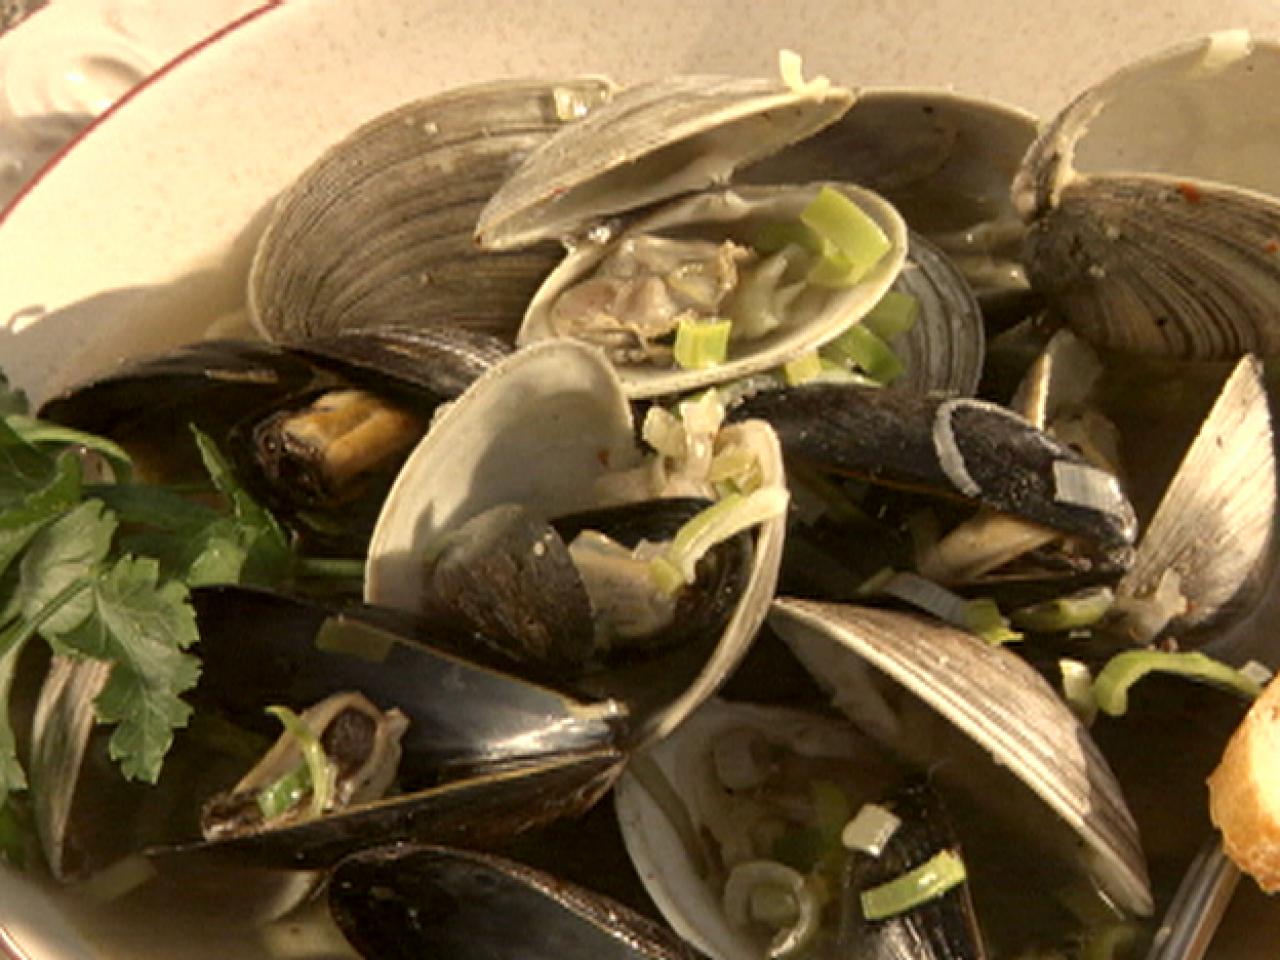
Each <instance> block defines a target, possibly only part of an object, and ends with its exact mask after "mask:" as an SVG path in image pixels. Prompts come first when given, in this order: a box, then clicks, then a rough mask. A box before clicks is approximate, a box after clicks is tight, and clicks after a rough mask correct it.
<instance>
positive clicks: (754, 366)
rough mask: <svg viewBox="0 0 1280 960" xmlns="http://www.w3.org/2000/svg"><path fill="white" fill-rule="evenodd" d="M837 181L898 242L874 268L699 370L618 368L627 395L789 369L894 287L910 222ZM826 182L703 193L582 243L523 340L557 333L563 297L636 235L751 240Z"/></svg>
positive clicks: (529, 320) (795, 211)
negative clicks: (555, 309) (755, 230)
mask: <svg viewBox="0 0 1280 960" xmlns="http://www.w3.org/2000/svg"><path fill="white" fill-rule="evenodd" d="M831 185H832V186H834V187H836V188H837V189H839V190H840V191H841V192H843V193H844V194H845V195H846V196H847V197H849V199H851V200H853V201H854V202H855V203H856V204H857V205H858V206H859V207H860V208H861V209H862V211H863V212H864V213H866V214H867V215H868V216H869V217H871V219H873V220H874V221H875V222H876V223H877V224H878V225H879V227H880V228H881V229H882V230H883V231H884V232H885V234H886V235H887V236H888V238H889V241H890V244H891V247H890V249H889V251H888V252H886V253H885V255H884V256H883V257H881V258H880V260H879V261H878V262H877V263H876V264H875V266H873V267H872V268H871V269H870V270H869V271H868V272H867V273H866V275H865V276H863V277H862V279H861V280H859V281H858V283H856V284H854V285H853V286H849V287H843V288H840V289H836V290H829V291H817V290H816V288H815V290H814V291H813V292H814V293H815V294H817V293H819V292H820V293H821V294H822V296H821V299H819V300H815V301H814V308H813V310H812V311H810V312H809V315H807V316H804V315H802V316H799V317H794V318H792V320H791V321H789V322H787V323H784V324H782V325H781V326H779V327H778V328H777V329H775V330H773V331H771V332H769V333H767V334H765V335H764V336H762V337H759V338H757V339H754V340H750V341H743V342H740V343H737V344H735V345H733V346H731V347H730V354H731V356H730V359H729V360H728V361H727V362H725V363H722V364H718V365H716V366H713V367H706V368H702V369H695V370H684V369H680V368H678V367H673V368H663V367H658V366H654V365H651V364H633V365H621V366H619V368H618V376H619V378H620V379H621V381H622V384H623V388H624V389H625V390H626V392H627V395H628V396H631V397H653V396H661V395H663V394H669V393H679V392H683V391H687V390H696V389H698V388H700V387H705V386H708V385H711V384H716V383H724V382H726V381H729V380H733V379H737V378H739V377H745V376H748V375H750V374H753V373H760V372H762V371H764V370H768V369H771V368H773V367H779V366H782V364H784V363H786V362H787V361H788V360H790V359H792V358H793V357H795V356H796V355H797V354H800V353H804V352H805V351H808V350H813V349H816V348H817V347H819V346H821V345H822V344H823V343H826V342H827V341H828V340H831V339H833V338H835V337H836V336H838V335H839V334H840V333H841V332H843V331H844V330H845V329H846V328H848V327H849V325H850V324H852V323H855V322H856V321H857V320H859V319H860V318H861V317H862V316H863V315H865V314H866V313H867V311H868V310H870V309H871V308H872V307H873V306H875V304H876V303H877V302H878V301H879V300H880V298H881V297H882V296H884V294H885V292H886V291H887V290H888V289H889V288H890V287H891V286H892V285H893V282H894V279H895V278H896V277H897V276H898V274H899V272H900V271H901V270H902V266H903V263H904V262H905V260H906V253H907V244H908V241H907V231H906V225H905V224H904V223H903V221H902V218H901V217H900V216H898V213H897V211H895V210H894V209H893V207H892V206H891V205H890V204H888V203H886V202H885V201H884V200H883V199H881V198H880V197H878V196H876V195H875V194H874V193H871V192H869V191H867V190H863V189H861V188H859V187H854V186H851V185H848V184H831ZM820 186H821V185H819V184H809V185H806V186H802V187H801V186H795V187H742V188H734V189H729V190H723V191H713V192H709V193H702V194H698V195H696V196H693V197H690V198H688V199H686V200H683V201H676V202H673V203H671V204H668V205H665V206H663V207H661V208H660V209H659V210H658V211H657V212H655V213H653V214H651V215H650V216H648V217H645V218H643V219H641V220H638V221H636V222H635V223H633V224H632V225H631V226H630V227H629V228H628V229H627V231H625V232H623V233H621V234H620V235H618V236H617V237H615V238H613V239H612V240H611V241H610V242H608V243H605V244H597V243H586V244H580V245H578V246H577V247H576V248H575V249H574V250H573V252H571V253H570V254H569V256H568V257H566V258H565V260H564V262H563V263H561V264H560V266H559V267H557V268H556V270H555V272H554V273H552V274H551V275H550V276H549V277H548V278H547V280H546V282H545V283H543V285H542V286H541V287H540V288H539V289H538V293H537V295H536V296H535V297H534V299H533V301H532V302H531V303H530V304H529V309H528V312H527V313H526V314H525V318H524V322H523V324H521V327H520V333H519V336H518V337H517V341H516V342H517V343H518V344H520V345H525V344H529V343H536V342H538V341H540V340H543V339H547V338H551V337H555V336H557V334H556V333H555V331H554V330H553V329H552V327H551V323H550V316H551V307H552V305H553V304H554V302H555V300H556V298H557V297H559V295H560V294H561V293H563V292H564V291H565V290H566V289H568V288H569V287H570V286H572V285H573V284H574V283H576V282H578V281H580V280H583V279H586V278H587V277H588V276H590V275H591V274H592V273H593V272H594V271H595V269H596V267H597V266H598V265H599V264H600V262H601V261H602V260H604V259H605V258H606V257H607V256H608V255H609V254H610V253H611V252H612V251H613V250H614V249H615V248H616V247H617V245H618V244H620V243H623V242H624V241H625V240H626V238H627V237H628V236H629V235H631V234H658V235H661V234H662V233H663V232H664V231H665V232H680V233H687V232H689V231H693V230H700V229H703V228H705V227H707V226H713V227H714V234H715V237H716V238H717V239H724V238H725V237H732V238H734V239H736V240H738V241H739V242H743V243H750V242H751V239H752V238H751V229H750V225H751V224H753V223H756V222H758V221H759V220H762V219H770V220H798V219H799V217H800V213H801V212H802V211H803V210H804V208H805V207H806V206H807V205H808V203H809V202H810V201H811V200H812V199H813V197H814V195H815V194H816V193H817V191H818V189H819V188H820ZM708 232H709V233H710V232H712V231H708ZM806 296H808V294H806Z"/></svg>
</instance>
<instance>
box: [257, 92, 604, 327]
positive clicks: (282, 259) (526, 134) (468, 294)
mask: <svg viewBox="0 0 1280 960" xmlns="http://www.w3.org/2000/svg"><path fill="white" fill-rule="evenodd" d="M613 89H614V88H613V84H612V83H610V82H609V81H608V80H605V79H602V78H589V77H565V78H547V79H539V80H507V81H498V82H494V83H487V84H480V85H477V86H472V87H467V88H464V89H461V90H455V91H450V92H448V93H444V94H441V95H439V96H435V97H431V98H428V99H426V100H420V101H417V102H415V103H411V104H407V105H406V106H403V107H400V108H399V109H397V110H394V111H392V112H391V113H388V114H386V115H384V116H382V117H379V118H377V119H376V120H373V121H371V122H369V123H368V124H366V125H365V126H363V127H361V128H360V129H358V130H356V131H355V132H354V133H352V134H351V135H350V136H348V137H347V138H346V139H344V140H343V141H341V142H340V143H338V144H337V145H336V146H334V147H332V148H330V149H329V150H328V151H327V152H326V153H325V154H324V155H323V156H321V157H320V159H318V160H317V161H316V162H315V163H314V164H313V165H312V166H311V167H310V168H309V169H308V170H307V171H306V172H305V173H304V174H303V175H302V177H301V178H300V179H299V180H298V181H297V182H296V183H295V184H294V185H293V186H292V187H291V188H290V189H289V190H288V191H287V192H286V193H285V194H284V195H283V196H282V197H281V198H280V199H279V201H278V202H277V205H276V208H275V211H274V213H273V214H272V218H271V221H270V222H269V224H268V226H267V229H266V232H265V233H264V234H263V237H262V239H261V241H260V242H259V246H258V250H257V253H256V255H255V257H254V261H253V266H252V269H251V271H250V276H249V311H250V316H251V318H252V319H253V322H254V324H255V326H256V327H257V328H258V329H259V330H260V331H261V332H262V333H263V334H264V335H265V336H266V337H268V338H269V339H273V340H279V341H284V342H293V341H298V340H304V339H307V338H310V337H314V336H317V335H319V334H322V333H334V332H340V331H343V330H350V329H353V328H356V327H364V326H370V325H374V324H387V323H402V324H416V323H420V322H430V321H440V320H442V319H447V320H452V321H455V322H458V323H464V324H467V325H471V326H475V327H478V328H481V329H485V330H488V331H491V332H496V333H499V334H502V335H505V336H507V337H508V338H510V337H511V336H512V335H513V334H514V332H515V329H516V327H517V326H518V325H519V318H520V316H521V314H522V313H523V311H524V307H525V304H526V303H528V300H529V297H530V296H531V295H532V293H533V291H534V290H535V289H536V288H537V285H538V282H539V281H540V280H541V278H542V277H543V276H545V274H546V273H547V272H548V271H549V270H550V269H551V268H552V267H553V266H554V265H555V263H556V261H557V260H558V259H559V256H560V253H559V247H558V245H556V244H543V245H535V246H531V247H530V248H528V249H526V250H522V251H519V252H513V253H506V254H501V255H498V254H484V253H482V252H480V251H478V250H476V249H475V245H474V243H473V241H472V238H471V233H472V229H473V228H474V226H475V221H476V217H477V216H478V215H479V213H480V210H481V209H482V208H483V206H484V205H485V203H487V202H488V200H489V198H490V196H492V195H493V193H494V191H495V190H496V189H497V188H498V186H499V185H500V184H501V183H502V182H503V181H504V180H505V179H506V178H507V177H508V176H509V175H510V174H511V172H512V171H513V170H514V169H515V168H516V167H517V166H518V165H519V163H520V162H521V161H522V160H523V159H524V158H525V157H526V156H527V155H528V154H529V152H530V151H531V150H533V149H534V148H535V147H536V146H538V145H539V144H540V143H542V142H543V141H544V140H546V139H547V137H548V136H550V135H551V133H552V132H554V131H556V130H558V129H560V128H561V127H564V126H565V125H566V124H568V123H572V122H574V121H576V120H577V119H578V118H579V117H580V116H581V115H582V114H583V113H586V112H589V111H590V110H591V109H593V108H594V107H596V106H597V105H599V104H600V103H603V102H605V101H607V100H608V99H609V98H610V96H612V93H613Z"/></svg>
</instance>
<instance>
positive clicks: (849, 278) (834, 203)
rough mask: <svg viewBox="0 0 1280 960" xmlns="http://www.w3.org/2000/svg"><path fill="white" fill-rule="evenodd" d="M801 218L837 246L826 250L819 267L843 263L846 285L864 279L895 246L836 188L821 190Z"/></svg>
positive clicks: (876, 224)
mask: <svg viewBox="0 0 1280 960" xmlns="http://www.w3.org/2000/svg"><path fill="white" fill-rule="evenodd" d="M800 221H801V222H802V223H804V224H805V225H806V226H808V227H811V228H812V229H813V230H814V231H815V232H817V234H818V235H819V236H820V237H822V239H824V240H826V241H827V242H828V243H829V244H830V245H831V246H832V247H834V248H835V250H834V251H824V252H823V258H822V260H821V261H819V264H818V266H819V267H821V266H822V265H823V264H835V263H842V264H843V265H844V270H845V274H844V283H845V284H853V283H857V282H858V281H859V280H861V279H862V277H863V276H865V275H866V273H867V272H868V271H869V270H870V269H871V268H872V267H874V266H875V265H876V264H877V263H878V262H879V261H880V259H881V258H882V257H883V256H884V255H885V254H886V253H888V252H889V248H890V247H891V246H892V244H891V243H890V242H889V238H888V237H887V236H885V233H884V231H883V230H881V229H880V225H879V224H878V223H876V222H875V221H874V220H872V219H871V218H870V217H869V216H867V215H866V214H865V213H863V211H862V210H861V209H860V208H859V207H858V205H857V204H856V203H854V202H853V201H852V200H850V199H849V198H848V197H846V196H845V195H844V194H843V193H841V192H840V191H839V190H836V189H835V188H834V187H830V186H825V187H823V188H822V189H821V190H819V191H818V195H817V196H816V197H814V198H813V200H812V201H811V202H810V203H809V205H808V206H807V207H805V208H804V212H803V213H801V214H800ZM811 279H812V278H811ZM813 282H815V283H817V282H818V281H817V280H814V281H813Z"/></svg>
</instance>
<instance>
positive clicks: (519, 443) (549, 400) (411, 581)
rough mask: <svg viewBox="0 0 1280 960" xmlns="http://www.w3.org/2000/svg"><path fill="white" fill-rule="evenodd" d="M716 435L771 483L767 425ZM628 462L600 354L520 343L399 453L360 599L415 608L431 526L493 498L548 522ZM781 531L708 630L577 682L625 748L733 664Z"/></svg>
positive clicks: (779, 472)
mask: <svg viewBox="0 0 1280 960" xmlns="http://www.w3.org/2000/svg"><path fill="white" fill-rule="evenodd" d="M727 429H728V430H729V431H730V432H731V434H732V435H734V436H735V437H736V438H737V440H739V441H740V442H741V443H742V444H743V445H744V447H746V448H747V449H748V450H750V451H751V452H752V453H754V454H755V457H756V460H757V462H758V464H759V466H760V470H761V476H762V483H763V485H765V486H781V485H782V483H783V479H782V477H783V469H782V454H781V450H780V449H779V447H778V443H777V438H776V437H775V436H774V435H773V432H772V431H771V430H770V429H769V428H768V426H767V425H765V424H762V423H742V424H736V425H734V426H733V427H730V428H727ZM724 435H725V434H724V432H723V431H722V434H721V436H722V437H723V436H724ZM639 462H640V453H639V451H638V449H637V446H636V443H635V440H634V428H633V425H632V420H631V408H630V406H629V405H628V403H627V400H626V396H625V394H624V392H623V390H622V386H621V384H620V383H619V381H618V378H617V375H616V374H615V372H614V370H613V368H612V366H611V365H610V364H609V362H608V361H607V360H606V359H605V357H604V355H603V354H602V353H601V352H600V351H598V350H596V349H595V348H593V347H589V346H586V345H583V344H579V343H576V342H573V341H569V340H556V341H551V342H547V343H541V344H535V345H532V346H530V347H528V348H526V349H524V350H521V351H519V352H518V353H516V354H515V355H514V356H512V357H511V358H510V359H508V360H506V361H504V362H503V363H502V364H499V365H498V366H497V367H495V368H494V369H492V370H491V371H490V372H489V373H487V374H486V375H485V376H483V377H482V378H481V379H480V380H478V381H477V382H476V383H475V384H474V385H473V386H472V388H471V389H469V390H468V391H467V392H466V393H465V394H463V396H462V397H460V398H459V399H458V400H457V401H456V402H455V403H454V404H452V405H451V406H450V407H449V408H448V409H447V410H446V411H445V412H444V413H443V414H442V415H441V416H440V417H439V418H438V419H437V420H436V422H435V424H434V425H433V427H432V429H431V430H430V431H429V432H428V434H427V436H426V437H425V438H424V439H423V440H422V442H421V443H420V444H419V445H418V447H417V448H416V449H415V450H414V452H413V454H411V455H410V457H409V460H408V462H407V463H406V465H405V467H404V469H403V470H402V471H401V473H400V475H399V476H398V477H397V479H396V482H395V484H394V486H393V488H392V491H391V493H390V495H389V496H388V498H387V501H386V503H385V504H384V507H383V511H382V514H381V516H380V517H379V520H378V524H377V527H376V528H375V530H374V535H373V539H372V541H371V543H370V548H369V558H368V562H367V565H366V572H365V597H366V599H367V600H369V601H370V602H371V603H377V604H381V605H385V606H390V607H394V608H398V609H401V610H414V609H416V606H417V603H418V597H419V596H420V594H421V591H422V587H421V578H422V576H423V573H422V562H421V558H422V555H423V551H424V550H425V549H427V547H428V545H430V544H432V543H433V542H435V541H436V540H437V538H438V537H439V536H440V535H441V534H443V533H445V532H446V531H449V530H452V529H454V528H456V527H457V526H459V525H460V524H462V523H463V522H465V521H466V520H469V519H471V518H472V517H475V516H476V515H478V514H480V513H482V512H483V511H485V510H487V509H489V508H491V507H496V506H499V505H501V504H508V503H515V504H520V505H522V506H524V507H526V508H528V509H530V510H531V511H534V512H536V513H538V514H540V515H542V516H543V517H547V518H555V517H558V516H562V515H565V514H569V513H573V512H577V511H581V510H585V509H588V508H591V507H593V506H597V505H600V502H601V501H600V499H599V498H600V496H601V494H599V493H598V492H597V490H596V481H597V480H598V479H599V478H601V477H603V476H604V475H605V474H606V473H607V472H610V471H613V470H619V469H626V468H628V467H633V466H635V465H637V464H638V463H639ZM784 533H785V517H784V516H781V515H779V516H776V517H774V518H773V519H770V520H767V521H765V522H764V523H763V524H762V525H761V526H760V527H759V528H758V530H757V532H756V543H755V550H754V553H753V557H752V567H751V570H750V572H749V574H748V576H747V577H746V581H745V585H744V586H743V589H742V592H741V594H740V596H739V599H738V600H737V602H736V604H735V605H734V608H733V611H732V613H731V614H730V616H729V620H728V623H727V625H726V626H725V628H724V630H723V632H722V633H721V634H720V635H719V636H718V637H707V638H704V639H703V640H701V641H699V642H698V643H691V644H687V645H684V646H682V647H681V648H679V649H678V650H677V651H675V652H674V653H673V654H672V655H671V656H670V657H666V656H662V657H656V658H651V659H647V660H641V661H640V662H638V663H636V664H635V665H633V666H630V667H626V668H619V669H616V670H612V669H611V670H608V671H605V672H604V673H601V674H596V675H594V676H593V677H590V678H585V679H584V680H583V681H582V683H583V684H584V685H585V686H586V687H587V688H588V689H589V692H591V693H592V694H594V695H595V696H597V697H599V698H601V699H605V698H612V699H616V700H618V701H620V702H622V703H624V704H625V705H626V706H627V707H628V709H629V711H630V713H631V716H632V722H633V724H634V726H633V727H632V729H631V730H630V731H629V732H628V735H627V739H628V744H629V745H632V746H634V745H639V744H642V743H645V742H649V741H651V740H652V739H655V738H659V737H662V736H665V735H666V734H667V733H669V732H670V731H671V730H673V729H674V728H675V727H676V726H677V725H678V724H679V723H680V721H681V720H683V719H684V718H685V717H686V716H688V714H689V713H690V712H692V711H693V710H694V709H695V708H696V707H697V705H698V704H699V703H701V702H702V701H703V700H705V699H706V698H707V697H708V696H710V695H711V693H712V692H714V690H715V689H716V688H717V687H718V686H719V685H720V684H721V683H722V682H723V681H724V680H725V679H726V678H727V677H728V675H729V674H730V673H731V672H732V670H733V668H734V667H735V666H736V665H737V664H738V662H739V661H740V660H741V658H742V657H743V655H744V654H745V653H746V650H747V647H748V646H749V644H750V642H751V638H752V637H753V636H754V635H755V632H756V630H757V629H758V628H759V626H760V624H761V623H762V622H763V619H764V616H765V614H766V612H767V609H768V603H769V601H770V599H771V598H772V595H773V590H774V586H775V584H776V582H777V575H778V567H779V564H780V562H781V556H782V543H783V536H784Z"/></svg>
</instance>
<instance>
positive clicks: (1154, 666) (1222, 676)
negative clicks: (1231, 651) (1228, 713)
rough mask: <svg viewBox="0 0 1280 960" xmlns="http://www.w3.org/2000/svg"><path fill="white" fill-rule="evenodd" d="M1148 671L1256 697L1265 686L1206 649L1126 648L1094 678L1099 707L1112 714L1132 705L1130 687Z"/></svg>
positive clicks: (1113, 715) (1094, 690) (1118, 714)
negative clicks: (1198, 650) (1180, 677)
mask: <svg viewBox="0 0 1280 960" xmlns="http://www.w3.org/2000/svg"><path fill="white" fill-rule="evenodd" d="M1148 673H1173V674H1177V675H1178V676H1183V677H1187V678H1189V679H1191V680H1199V681H1203V682H1205V683H1212V684H1215V685H1218V686H1222V687H1225V688H1227V689H1230V690H1234V691H1236V692H1237V693H1240V694H1243V695H1244V696H1246V697H1249V698H1254V697H1257V696H1258V695H1259V694H1260V693H1262V686H1261V685H1260V684H1258V683H1257V682H1256V681H1254V680H1251V679H1249V677H1247V676H1245V675H1244V674H1242V673H1241V672H1240V671H1239V670H1236V669H1235V668H1234V667H1230V666H1227V664H1225V663H1223V662H1222V661H1220V660H1214V659H1213V658H1211V657H1207V656H1205V655H1204V654H1203V653H1169V652H1167V651H1164V650H1126V651H1125V652H1124V653H1118V654H1116V655H1115V656H1114V657H1112V658H1111V659H1110V660H1109V661H1107V665H1106V666H1105V667H1103V668H1102V670H1101V672H1100V673H1099V674H1098V678H1097V679H1096V680H1095V681H1094V682H1093V696H1094V699H1095V700H1096V701H1097V702H1098V707H1099V709H1101V710H1102V711H1103V712H1104V713H1106V714H1108V715H1109V716H1112V717H1119V716H1123V715H1124V713H1125V711H1126V710H1128V709H1129V688H1130V687H1131V686H1133V685H1134V684H1135V683H1137V682H1138V681H1139V680H1141V679H1142V678H1143V677H1145V676H1146V675H1147V674H1148Z"/></svg>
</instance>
